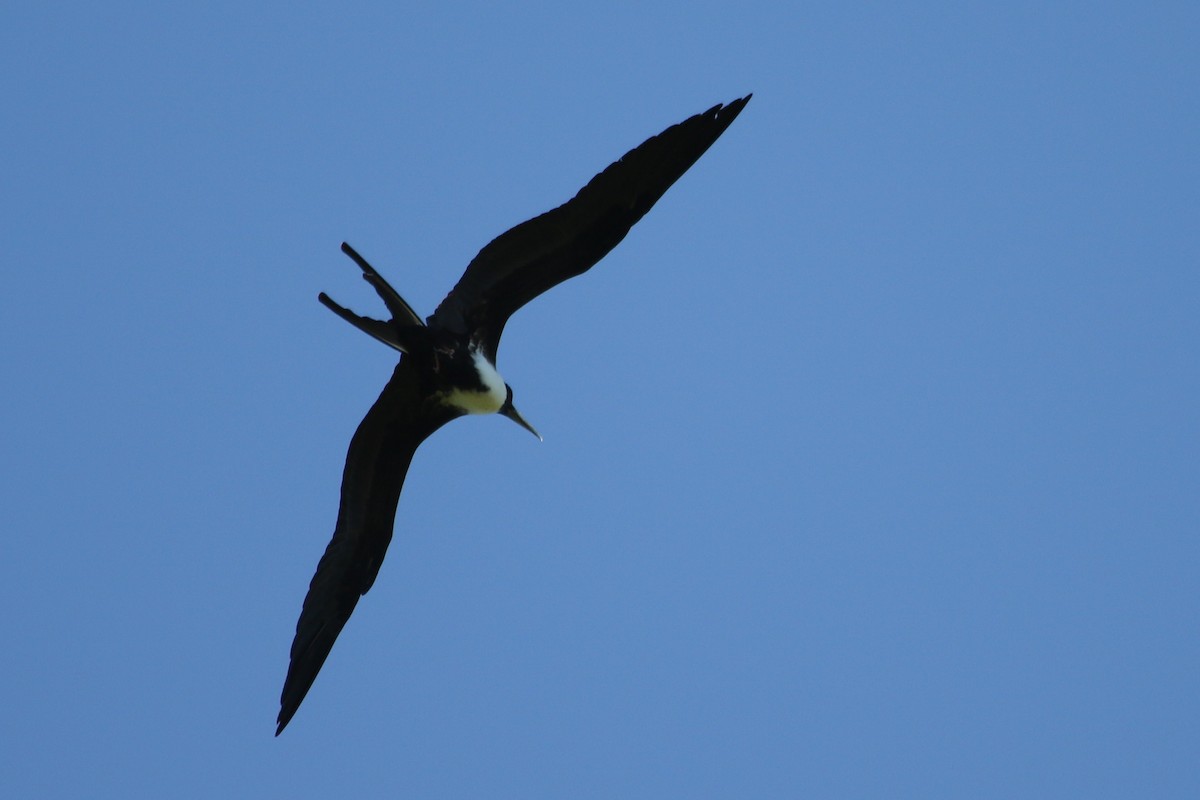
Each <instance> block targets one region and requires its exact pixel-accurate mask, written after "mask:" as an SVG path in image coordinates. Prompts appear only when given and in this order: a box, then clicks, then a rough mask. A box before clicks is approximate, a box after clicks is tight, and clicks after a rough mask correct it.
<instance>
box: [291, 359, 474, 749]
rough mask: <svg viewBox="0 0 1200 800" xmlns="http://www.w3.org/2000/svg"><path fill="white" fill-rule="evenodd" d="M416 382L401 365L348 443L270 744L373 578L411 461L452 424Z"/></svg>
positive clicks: (404, 361)
mask: <svg viewBox="0 0 1200 800" xmlns="http://www.w3.org/2000/svg"><path fill="white" fill-rule="evenodd" d="M419 379H420V376H419V374H418V372H417V370H416V369H415V368H414V367H413V366H411V359H409V358H408V357H402V358H401V360H400V363H399V364H398V365H397V366H396V370H395V372H394V373H393V374H392V378H391V380H389V381H388V384H387V386H385V387H384V390H383V393H382V394H380V396H379V399H378V400H376V401H375V405H373V406H372V407H371V410H370V411H368V412H367V415H366V417H365V418H364V419H363V421H362V423H361V424H360V425H359V426H358V430H357V431H356V432H355V434H354V438H353V439H351V441H350V448H349V451H348V452H347V454H346V468H345V471H344V472H343V473H342V499H341V506H340V507H339V508H338V519H337V526H336V527H335V528H334V533H333V539H332V540H331V541H330V542H329V546H328V547H326V548H325V554H324V555H323V556H321V561H320V563H319V564H318V565H317V572H316V574H315V575H313V579H312V582H311V583H310V584H309V587H308V595H307V596H306V597H305V598H304V607H303V610H302V611H301V612H300V620H299V622H297V623H296V638H295V639H293V640H292V650H291V663H290V665H289V666H288V674H287V679H286V680H285V681H284V684H283V694H282V696H281V697H280V709H279V719H278V724H279V727H278V728H277V729H276V731H275V735H276V736H278V735H279V734H280V733H281V732H282V731H283V729H284V727H285V726H286V725H287V724H288V722H289V721H290V720H291V718H292V716H293V715H294V714H295V713H296V709H298V708H299V707H300V703H301V702H302V701H303V700H304V696H305V695H306V694H307V693H308V690H309V688H310V687H311V686H312V684H313V681H314V680H315V679H316V677H317V673H318V672H320V670H321V666H322V665H323V664H324V663H325V658H326V656H328V655H329V651H330V649H331V648H332V647H333V643H334V642H335V641H336V640H337V637H338V634H339V633H341V631H342V627H343V626H344V625H345V624H346V621H347V620H348V619H350V615H351V613H353V611H354V607H355V605H357V604H358V598H359V597H361V596H362V595H364V594H366V593H367V590H368V589H370V588H371V585H372V584H373V583H374V582H375V576H376V575H378V574H379V566H380V564H382V563H383V557H384V554H385V553H386V552H387V548H388V544H389V543H390V542H391V540H392V525H393V523H394V521H395V517H396V503H397V502H398V501H399V499H400V489H401V487H403V485H404V477H405V475H406V474H407V473H408V466H409V464H410V463H411V462H412V457H413V453H415V452H416V450H417V447H418V446H420V444H421V442H423V441H424V440H425V439H426V438H427V437H428V436H429V435H430V434H431V433H433V432H434V431H435V430H437V429H438V428H440V427H441V426H442V425H444V424H446V423H447V422H449V421H450V420H451V419H453V418H454V417H455V416H457V412H455V411H453V410H452V409H450V408H449V407H447V406H444V405H441V404H438V403H426V402H424V399H423V398H424V393H423V392H422V391H421V387H420V383H419Z"/></svg>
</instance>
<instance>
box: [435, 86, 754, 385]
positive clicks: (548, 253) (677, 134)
mask: <svg viewBox="0 0 1200 800" xmlns="http://www.w3.org/2000/svg"><path fill="white" fill-rule="evenodd" d="M748 102H750V95H747V96H746V97H743V98H741V99H739V100H734V101H733V102H732V103H728V104H726V105H723V106H722V105H717V106H713V107H712V108H710V109H708V110H707V111H705V112H704V113H702V114H696V115H695V116H693V117H690V118H688V119H686V120H684V121H683V122H680V123H679V124H678V125H672V126H671V127H670V128H667V129H666V130H665V131H663V132H662V133H660V134H658V135H657V136H652V137H650V138H649V139H647V140H646V141H645V142H643V143H642V144H640V145H638V146H637V147H635V148H634V149H633V150H630V151H629V152H628V153H626V154H625V155H624V156H622V157H621V158H620V159H619V160H618V161H616V162H614V163H613V164H611V165H609V167H608V168H607V169H605V170H604V171H603V172H601V173H600V174H599V175H597V176H596V177H594V178H592V180H591V181H589V182H588V184H587V185H586V186H584V187H583V188H582V189H580V190H579V193H578V194H576V195H575V197H573V198H572V199H570V200H568V201H567V202H566V203H564V204H563V205H561V206H559V207H558V208H556V209H554V210H552V211H547V212H546V213H545V214H542V215H541V216H538V217H534V218H533V219H531V220H528V221H526V222H522V223H521V224H520V225H517V226H516V227H515V228H512V229H511V230H509V231H507V232H505V233H502V234H500V235H499V236H497V237H496V238H495V239H493V240H492V241H491V242H490V243H489V244H488V245H487V246H486V247H484V248H483V249H482V250H480V251H479V254H478V255H477V256H475V258H474V259H472V261H471V263H470V264H469V265H468V266H467V270H466V272H464V273H463V276H462V277H461V278H460V279H459V281H458V283H457V284H455V286H454V288H453V289H452V290H451V291H450V294H449V295H447V296H446V299H445V300H443V301H442V302H441V304H440V305H439V306H438V307H437V309H436V310H435V311H434V312H433V315H432V316H431V317H430V319H429V322H430V324H431V325H433V326H436V327H441V328H445V329H448V330H451V331H454V332H455V333H458V334H460V335H466V334H475V333H476V332H482V334H483V339H484V342H485V344H486V346H487V347H488V349H489V351H490V352H489V353H488V355H489V356H490V357H491V358H492V360H493V361H494V360H495V357H496V352H495V351H496V347H497V346H498V344H499V341H500V334H501V332H502V331H503V330H504V324H505V322H507V321H508V318H509V316H511V315H512V314H513V313H514V312H515V311H516V310H517V309H519V308H520V307H521V306H523V305H525V303H528V302H529V301H530V300H532V299H533V298H535V297H537V296H538V295H539V294H541V293H542V292H544V291H546V290H547V289H550V288H552V287H554V286H556V285H558V284H559V283H562V282H563V281H565V280H567V279H568V278H571V277H574V276H575V275H579V274H581V273H583V272H586V271H587V270H588V269H591V267H592V266H593V265H595V264H596V262H598V261H599V260H600V259H602V258H604V256H605V255H607V254H608V252H609V251H610V250H612V249H613V248H614V247H616V246H617V245H618V244H619V243H620V241H621V240H622V239H624V238H625V235H626V234H627V233H629V230H630V228H632V227H633V226H634V224H635V223H637V221H638V220H640V219H641V218H642V217H643V216H644V215H645V214H646V212H647V211H649V210H650V208H651V207H652V206H653V205H654V204H655V203H656V202H658V199H659V198H660V197H662V196H663V194H664V193H665V192H666V191H667V189H669V188H671V185H672V184H673V183H675V181H677V180H678V179H679V177H680V176H681V175H683V173H685V172H687V170H688V168H690V167H691V166H692V164H695V163H696V160H697V159H699V158H700V156H702V155H704V152H705V151H706V150H708V148H709V147H710V146H711V145H712V143H713V142H715V141H716V140H717V138H718V137H719V136H720V135H721V134H722V133H724V132H725V129H726V128H728V127H729V126H730V124H732V123H733V121H734V119H736V118H737V115H738V114H740V113H741V111H742V109H743V108H744V107H745V105H746V103H748Z"/></svg>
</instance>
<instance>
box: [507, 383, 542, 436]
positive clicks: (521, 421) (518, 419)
mask: <svg viewBox="0 0 1200 800" xmlns="http://www.w3.org/2000/svg"><path fill="white" fill-rule="evenodd" d="M497 413H498V414H500V416H502V417H508V418H509V419H511V420H512V421H513V422H515V423H517V424H518V425H520V426H521V427H522V428H524V429H525V430H527V431H529V432H530V433H532V434H533V435H534V436H536V437H537V438H538V441H539V442H541V441H544V440H543V439H542V435H541V434H540V433H538V432H537V430H536V429H535V428H534V427H533V426H532V425H530V424H529V423H528V422H526V421H525V418H524V417H522V416H521V412H520V411H517V407H516V406H514V405H513V402H512V390H511V389H510V390H509V392H508V399H507V400H505V401H504V405H502V406H500V411H498V412H497Z"/></svg>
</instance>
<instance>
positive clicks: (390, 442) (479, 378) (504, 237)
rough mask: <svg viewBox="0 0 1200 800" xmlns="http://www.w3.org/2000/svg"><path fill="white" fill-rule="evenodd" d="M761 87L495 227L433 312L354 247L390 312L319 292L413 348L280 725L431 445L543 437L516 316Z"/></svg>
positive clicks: (379, 415)
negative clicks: (513, 376) (490, 427)
mask: <svg viewBox="0 0 1200 800" xmlns="http://www.w3.org/2000/svg"><path fill="white" fill-rule="evenodd" d="M750 97H751V95H746V96H745V97H743V98H741V99H739V100H734V101H733V102H732V103H728V104H725V105H716V106H713V107H712V108H710V109H708V110H707V111H705V112H704V113H702V114H697V115H695V116H694V117H690V118H688V119H686V120H684V121H683V122H681V123H679V124H678V125H672V126H671V127H670V128H667V129H666V130H665V131H663V132H662V133H660V134H658V135H657V136H652V137H651V138H649V139H647V140H646V141H645V142H643V143H642V144H640V145H638V146H637V147H635V148H634V149H633V150H630V151H629V152H628V153H626V154H625V155H624V156H622V157H621V159H620V160H619V161H616V162H615V163H613V164H612V165H610V166H609V167H608V168H607V169H606V170H604V171H603V172H601V173H600V174H599V175H597V176H596V177H594V178H592V180H591V181H589V182H588V184H587V186H584V187H583V188H582V189H580V190H579V193H578V194H576V195H575V197H573V198H572V199H571V200H569V201H567V202H566V203H564V204H563V205H561V206H559V207H558V208H556V209H554V210H552V211H548V212H546V213H545V214H542V215H541V216H538V217H534V218H533V219H531V220H528V221H526V222H522V223H521V224H520V225H518V226H516V227H515V228H513V229H511V230H509V231H508V232H506V233H503V234H501V235H500V236H498V237H496V238H495V239H494V240H492V242H491V243H490V244H488V245H487V246H486V247H484V248H483V249H482V250H480V251H479V254H478V255H477V256H475V258H474V259H473V260H472V261H471V263H470V264H468V265H467V270H466V272H464V273H463V276H462V277H461V278H459V280H458V283H457V284H455V286H454V288H453V289H451V290H450V294H449V295H447V296H446V299H445V300H443V301H442V302H441V305H439V306H438V307H437V309H435V310H434V312H433V315H432V316H430V317H429V318H428V319H426V320H424V321H422V320H421V318H420V317H419V316H418V315H417V313H416V312H415V311H413V309H412V306H410V305H409V304H408V303H406V302H405V301H404V299H403V298H402V297H401V296H400V295H399V294H397V293H396V290H395V289H393V288H392V287H391V286H390V285H389V284H388V282H387V281H385V280H384V279H383V277H382V276H381V275H380V274H379V273H378V272H376V271H375V269H374V268H373V267H372V266H371V265H370V264H369V263H367V261H366V259H364V258H363V257H362V256H360V255H359V254H358V253H357V252H355V251H354V248H352V247H350V245H348V244H343V245H342V251H343V252H344V253H346V255H348V256H349V257H350V258H351V259H353V260H354V262H355V263H356V264H357V265H358V266H359V268H360V269H361V270H362V276H363V278H364V279H365V280H366V281H367V283H369V284H371V286H372V288H374V289H375V291H376V293H377V294H378V295H379V296H380V298H382V300H383V302H384V304H385V305H386V306H387V310H388V312H389V313H390V314H391V319H389V320H387V321H382V320H377V319H371V318H370V317H362V316H359V315H358V314H355V313H354V312H353V311H350V310H348V309H346V308H343V307H342V306H340V305H338V304H337V303H335V302H334V301H333V300H331V299H330V298H329V296H328V295H326V294H325V293H324V292H322V293H321V294H320V295H319V296H318V299H319V300H320V301H321V302H322V303H323V304H324V305H325V306H326V307H328V308H329V309H330V310H331V311H333V312H334V313H335V314H337V315H338V316H339V317H341V318H342V319H344V320H346V321H347V322H349V323H350V324H351V325H353V326H354V327H356V328H358V329H359V330H361V331H363V332H364V333H367V334H369V335H371V336H373V337H375V338H376V339H378V340H379V341H381V342H383V343H384V344H386V345H388V346H389V347H392V348H394V349H396V350H397V351H399V352H400V353H401V355H400V362H399V363H398V364H397V365H396V369H395V371H394V372H393V373H392V377H391V380H389V381H388V382H387V385H386V386H384V387H383V393H382V394H380V395H379V399H378V400H376V401H375V405H373V406H371V410H370V411H368V412H367V416H366V417H365V418H364V419H363V421H362V423H361V424H359V426H358V430H357V431H355V433H354V437H353V438H352V439H351V440H350V448H349V451H348V452H347V453H346V467H345V471H344V472H343V473H342V493H341V505H340V507H339V508H338V516H337V525H336V526H335V527H334V531H333V539H332V540H331V541H330V542H329V546H328V547H326V548H325V554H324V555H323V556H321V561H320V563H318V564H317V572H316V574H315V575H313V579H312V582H311V583H310V584H309V587H308V595H307V596H306V597H305V598H304V606H303V608H302V610H301V612H300V620H299V622H297V623H296V637H295V639H293V640H292V649H291V663H290V665H289V666H288V673H287V678H286V680H285V681H284V684H283V694H282V696H281V697H280V708H279V718H278V727H277V728H276V730H275V735H276V736H278V735H279V734H280V733H282V732H283V729H284V727H286V726H287V724H288V722H290V721H291V719H292V717H293V716H294V715H295V713H296V710H297V709H298V708H299V707H300V703H301V702H302V701H303V700H304V697H305V695H307V694H308V690H309V688H311V687H312V684H313V681H314V680H315V679H316V677H317V673H318V672H319V671H320V670H321V666H322V665H323V664H324V663H325V658H326V657H327V656H328V655H329V651H330V650H331V649H332V648H333V643H334V642H335V641H336V640H337V637H338V634H339V633H341V631H342V628H343V626H345V624H346V621H347V620H348V619H350V615H351V613H353V611H354V607H355V605H357V603H358V598H360V597H362V596H363V595H364V594H366V593H367V591H368V590H369V589H370V588H371V584H373V583H374V582H375V576H376V575H378V574H379V566H380V564H382V563H383V556H384V554H385V553H386V552H387V547H388V544H389V543H390V542H391V540H392V525H393V522H394V521H395V517H396V504H397V502H398V501H399V499H400V489H401V487H402V486H403V485H404V477H405V475H406V474H407V472H408V466H409V464H410V463H411V462H412V457H413V454H414V453H415V452H416V450H417V447H419V446H420V444H421V442H423V441H425V439H426V438H428V437H429V436H430V435H431V434H432V433H433V432H434V431H436V430H437V429H438V428H440V427H442V426H443V425H445V424H446V423H447V422H449V421H450V420H452V419H455V418H457V417H461V416H464V415H467V414H491V413H496V414H501V415H503V416H505V417H508V418H509V419H511V420H513V421H514V422H516V423H517V424H518V425H520V426H521V427H523V428H525V430H527V431H529V432H530V433H532V434H533V435H534V436H537V437H538V438H539V439H541V438H542V437H541V436H540V435H539V434H538V432H537V431H536V430H534V428H533V426H532V425H530V424H529V423H528V422H526V421H525V419H524V417H522V416H521V415H520V413H518V412H517V409H516V407H515V406H514V405H513V391H512V387H510V386H509V385H508V384H506V383H505V382H504V379H503V378H501V377H500V374H499V373H498V372H497V371H496V350H497V348H498V347H499V345H500V335H501V334H502V333H503V332H504V324H505V323H506V322H508V318H509V317H510V316H512V315H513V313H514V312H516V311H517V309H519V308H520V307H521V306H523V305H525V304H526V303H528V302H529V301H530V300H532V299H533V298H535V297H537V296H538V295H540V294H541V293H542V292H545V291H546V290H547V289H550V288H551V287H553V286H557V285H558V284H560V283H562V282H563V281H565V280H567V279H568V278H572V277H574V276H576V275H580V274H582V273H584V272H586V271H587V270H588V269H590V268H591V267H592V266H593V265H594V264H596V263H597V262H598V261H600V259H602V258H604V256H605V255H607V254H608V252H609V251H610V250H612V249H613V248H614V247H616V246H617V244H618V243H619V242H620V241H621V240H622V239H624V238H625V235H626V234H627V233H629V230H630V229H631V228H632V227H633V226H634V224H635V223H636V222H637V221H638V220H639V219H641V218H642V217H643V216H644V215H645V214H646V212H647V211H649V210H650V208H651V207H652V206H653V205H654V204H655V203H656V202H658V199H659V198H660V197H662V196H663V194H664V193H665V192H666V191H667V189H669V188H670V187H671V184H673V183H675V181H676V180H678V179H679V177H680V176H681V175H683V173H684V172H686V171H687V170H688V169H689V168H690V167H691V166H692V164H694V163H696V160H697V159H699V158H700V156H701V155H703V154H704V151H706V150H707V149H708V148H709V146H710V145H712V143H713V142H715V141H716V140H717V138H718V137H720V135H721V134H722V133H724V132H725V129H726V128H728V127H729V125H730V124H731V123H732V122H733V121H734V119H736V118H737V115H738V114H740V113H741V111H742V109H743V108H745V106H746V103H748V102H750Z"/></svg>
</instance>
